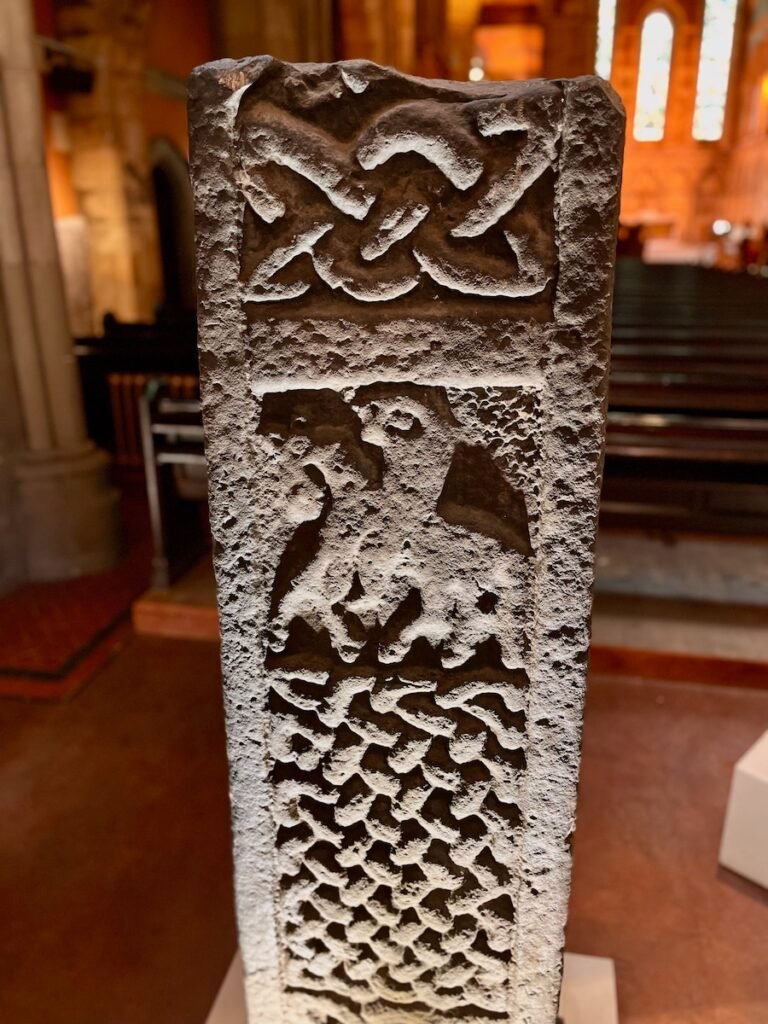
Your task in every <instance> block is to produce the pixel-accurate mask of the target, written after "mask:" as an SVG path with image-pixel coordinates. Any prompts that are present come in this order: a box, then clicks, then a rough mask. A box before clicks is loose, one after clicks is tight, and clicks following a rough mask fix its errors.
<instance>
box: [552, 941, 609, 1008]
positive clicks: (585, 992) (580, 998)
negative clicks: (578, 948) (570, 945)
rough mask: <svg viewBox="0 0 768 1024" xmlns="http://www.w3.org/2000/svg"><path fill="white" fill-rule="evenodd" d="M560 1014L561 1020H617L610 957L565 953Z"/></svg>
mask: <svg viewBox="0 0 768 1024" xmlns="http://www.w3.org/2000/svg"><path fill="white" fill-rule="evenodd" d="M560 1018H561V1020H562V1022H563V1024H619V1006H618V999H617V995H616V968H615V966H614V963H613V960H609V959H607V958H606V957H603V956H582V955H581V954H580V953H566V954H565V966H564V969H563V988H562V992H561V995H560Z"/></svg>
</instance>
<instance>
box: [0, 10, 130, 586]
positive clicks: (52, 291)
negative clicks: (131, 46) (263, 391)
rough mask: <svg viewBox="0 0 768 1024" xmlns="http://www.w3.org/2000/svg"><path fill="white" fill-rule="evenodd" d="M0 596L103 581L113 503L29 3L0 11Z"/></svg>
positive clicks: (110, 558)
mask: <svg viewBox="0 0 768 1024" xmlns="http://www.w3.org/2000/svg"><path fill="white" fill-rule="evenodd" d="M4 368H5V370H6V373H5V375H4V380H3V381H2V384H1V385H0V490H2V493H0V561H2V562H3V563H4V567H3V569H2V570H0V591H1V590H3V589H10V588H11V587H12V586H13V585H14V584H16V583H18V582H20V581H21V580H23V579H29V580H52V579H66V578H68V577H71V576H79V575H81V574H83V573H88V572H97V571H99V570H101V569H106V568H108V567H109V566H110V565H112V563H113V562H114V561H115V558H116V557H117V554H118V552H119V548H120V530H119V521H118V515H117V492H116V491H115V490H114V488H113V487H112V486H111V484H110V482H109V477H108V472H107V471H108V461H107V457H106V455H105V454H104V453H103V452H101V451H99V450H98V449H97V448H95V446H94V445H93V444H92V443H91V442H90V441H89V439H88V435H87V433H86V427H85V417H84V413H83V403H82V396H81V394H80V381H79V377H78V370H77V365H76V363H75V355H74V349H73V344H72V336H71V334H70V330H69V324H68V322H67V308H66V298H65V293H64V285H63V281H62V276H61V267H60V264H59V254H58V249H57V244H56V236H55V233H54V226H53V216H52V213H51V203H50V196H49V192H48V180H47V176H46V168H45V159H44V147H43V110H42V103H41V96H40V73H39V69H38V52H37V41H36V37H35V31H34V24H33V20H32V8H31V5H30V4H29V3H28V0H4V2H3V3H2V4H0V371H2V370H3V369H4Z"/></svg>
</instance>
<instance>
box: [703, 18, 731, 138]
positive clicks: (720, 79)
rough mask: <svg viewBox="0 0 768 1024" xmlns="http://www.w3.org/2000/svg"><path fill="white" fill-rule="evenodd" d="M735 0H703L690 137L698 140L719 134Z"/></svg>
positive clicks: (725, 98) (721, 122)
mask: <svg viewBox="0 0 768 1024" xmlns="http://www.w3.org/2000/svg"><path fill="white" fill-rule="evenodd" d="M738 2H739V0H706V3H705V5H704V29H703V31H702V33H701V52H700V54H699V78H698V81H697V82H696V107H695V108H694V114H693V137H694V139H699V140H700V141H702V142H716V141H717V140H718V139H719V138H721V137H722V134H723V123H724V121H725V103H726V100H727V99H728V78H729V76H730V73H731V54H732V53H733V31H734V27H735V25H736V8H737V6H738Z"/></svg>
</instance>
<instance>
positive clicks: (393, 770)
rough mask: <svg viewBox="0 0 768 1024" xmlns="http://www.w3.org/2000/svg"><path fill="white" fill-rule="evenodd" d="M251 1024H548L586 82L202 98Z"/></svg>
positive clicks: (586, 430)
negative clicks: (442, 1023) (458, 1023)
mask: <svg viewBox="0 0 768 1024" xmlns="http://www.w3.org/2000/svg"><path fill="white" fill-rule="evenodd" d="M191 90H192V101H191V121H192V162H193V177H194V184H195V194H196V203H197V211H198V225H197V231H198V264H197V265H198V268H199V282H198V284H199V296H200V319H201V368H202V374H203V401H204V409H205V418H206V425H207V438H208V441H207V445H208V447H207V453H208V460H209V469H210V495H211V512H212V526H213V532H214V535H215V538H216V550H217V559H216V563H217V564H216V571H217V580H218V588H219V608H220V614H221V625H222V638H223V665H224V675H225V693H226V705H227V723H228V736H229V756H230V764H231V780H232V787H231V788H232V805H233V822H234V836H235V863H236V874H237V898H238V914H239V926H240V941H241V946H242V952H243V959H244V963H245V970H246V975H247V990H248V1004H249V1020H250V1022H251V1024H277V1022H283V1024H310V1022H317V1021H323V1022H326V1021H334V1022H338V1024H360V1022H363V1024H374V1022H375V1024H384V1022H389V1024H395V1022H397V1024H408V1022H413V1024H417V1022H420V1024H423V1022H425V1021H438V1020H444V1019H445V1020H447V1019H448V1018H450V1019H452V1020H453V1019H457V1020H458V1019H459V1018H460V1019H461V1020H462V1021H466V1022H468V1024H470V1022H471V1024H488V1022H490V1021H502V1020H503V1021H510V1022H511V1021H515V1022H516V1024H554V1021H555V1014H556V1007H557V1001H558V990H559V986H560V978H561V954H562V948H563V934H564V925H565V919H566V911H567V904H568V889H569V876H570V860H571V857H570V840H571V835H572V833H573V829H574V815H575V806H576V781H577V775H578V765H579V753H580V736H581V720H582V708H583V702H584V688H585V679H586V664H587V655H588V649H589V613H590V598H591V586H592V563H593V545H594V539H595V529H596V523H597V513H598V497H599V485H600V474H601V466H602V443H603V432H604V423H605V396H606V382H607V364H608V350H609V336H610V308H611V290H612V268H613V260H614V252H615V231H616V223H617V211H618V186H619V170H620V161H621V152H622V143H623V113H622V111H621V108H620V104H619V103H618V101H617V99H616V98H615V96H614V94H613V93H612V92H611V90H610V87H609V86H607V85H606V84H605V83H604V82H601V81H599V80H596V79H578V80H576V81H559V82H535V83H527V82H524V83H522V82H521V83H500V82H493V83H489V84H483V85H468V84H462V83H442V82H440V83H434V84H432V83H429V82H426V81H424V80H420V79H415V78H408V77H405V76H402V75H399V74H397V73H396V72H393V71H391V70H385V69H381V68H379V67H377V66H375V65H373V64H369V63H366V62H355V61H350V62H346V63H343V64H337V65H325V66H323V65H314V66H309V67H308V66H306V65H300V66H290V65H286V64H282V63H280V62H277V61H275V60H273V59H271V58H268V57H263V58H255V59H251V60H244V61H241V62H229V61H225V62H220V63H218V64H212V65H208V66H207V67H205V68H202V69H200V70H199V71H198V72H197V74H196V75H195V76H194V77H193V80H192V86H191Z"/></svg>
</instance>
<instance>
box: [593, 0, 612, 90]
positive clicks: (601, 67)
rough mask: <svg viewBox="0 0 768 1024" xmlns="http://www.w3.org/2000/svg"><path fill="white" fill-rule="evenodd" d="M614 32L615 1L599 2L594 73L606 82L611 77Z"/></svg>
mask: <svg viewBox="0 0 768 1024" xmlns="http://www.w3.org/2000/svg"><path fill="white" fill-rule="evenodd" d="M615 31H616V0H599V3H598V7H597V51H596V53H595V72H596V73H597V74H598V75H600V77H601V78H605V79H606V80H608V79H610V77H611V66H612V64H613V36H614V32H615Z"/></svg>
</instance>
